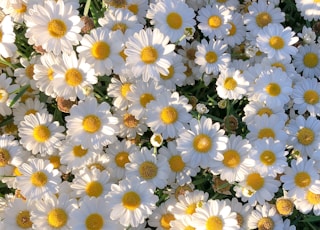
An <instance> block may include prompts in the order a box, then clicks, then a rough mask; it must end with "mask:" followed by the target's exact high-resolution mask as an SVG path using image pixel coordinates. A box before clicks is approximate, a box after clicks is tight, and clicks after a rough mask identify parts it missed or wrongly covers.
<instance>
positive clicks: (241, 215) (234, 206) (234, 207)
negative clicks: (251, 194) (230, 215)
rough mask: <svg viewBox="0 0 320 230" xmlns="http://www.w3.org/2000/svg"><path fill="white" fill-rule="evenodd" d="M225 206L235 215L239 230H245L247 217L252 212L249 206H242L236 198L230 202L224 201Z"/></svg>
mask: <svg viewBox="0 0 320 230" xmlns="http://www.w3.org/2000/svg"><path fill="white" fill-rule="evenodd" d="M225 201H226V203H227V205H229V206H230V207H231V211H232V212H235V213H236V214H237V222H238V226H239V227H240V228H239V230H246V229H247V227H248V217H249V215H250V213H251V212H252V207H251V206H250V204H248V203H247V204H242V203H241V202H240V201H239V200H238V199H237V198H236V197H233V198H232V199H231V200H227V199H226V200H225Z"/></svg>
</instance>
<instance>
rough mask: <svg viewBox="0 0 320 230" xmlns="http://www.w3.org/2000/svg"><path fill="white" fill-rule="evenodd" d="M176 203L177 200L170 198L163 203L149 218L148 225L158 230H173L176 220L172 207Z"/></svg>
mask: <svg viewBox="0 0 320 230" xmlns="http://www.w3.org/2000/svg"><path fill="white" fill-rule="evenodd" d="M175 203H176V199H174V198H169V199H168V200H166V201H164V202H163V203H161V204H160V205H159V206H158V207H157V208H156V209H155V210H153V212H152V214H151V215H150V216H149V219H148V225H149V226H150V227H154V228H156V229H158V230H166V229H171V223H172V221H174V220H175V217H174V213H173V212H171V211H170V207H172V205H174V204H175Z"/></svg>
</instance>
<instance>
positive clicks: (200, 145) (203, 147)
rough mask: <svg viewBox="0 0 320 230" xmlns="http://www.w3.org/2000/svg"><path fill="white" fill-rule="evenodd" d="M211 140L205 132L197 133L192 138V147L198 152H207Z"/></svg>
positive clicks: (210, 145)
mask: <svg viewBox="0 0 320 230" xmlns="http://www.w3.org/2000/svg"><path fill="white" fill-rule="evenodd" d="M211 147H212V140H211V138H210V137H209V136H208V135H207V134H199V135H197V136H195V138H194V139H193V148H194V149H195V150H196V151H197V152H200V153H207V152H208V151H210V150H211Z"/></svg>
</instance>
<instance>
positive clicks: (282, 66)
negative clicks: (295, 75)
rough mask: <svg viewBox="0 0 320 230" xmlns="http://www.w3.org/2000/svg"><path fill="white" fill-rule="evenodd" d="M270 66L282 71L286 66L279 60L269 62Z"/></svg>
mask: <svg viewBox="0 0 320 230" xmlns="http://www.w3.org/2000/svg"><path fill="white" fill-rule="evenodd" d="M271 66H272V67H276V68H280V69H281V70H282V71H283V72H286V67H285V66H284V64H283V63H281V62H275V63H272V64H271Z"/></svg>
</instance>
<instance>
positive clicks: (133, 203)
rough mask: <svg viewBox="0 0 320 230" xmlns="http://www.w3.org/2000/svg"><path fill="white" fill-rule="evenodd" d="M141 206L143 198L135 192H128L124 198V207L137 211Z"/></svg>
mask: <svg viewBox="0 0 320 230" xmlns="http://www.w3.org/2000/svg"><path fill="white" fill-rule="evenodd" d="M140 204H141V198H140V196H139V194H138V193H136V192H134V191H129V192H126V193H125V194H124V195H123V197H122V205H123V206H124V207H125V208H126V209H129V210H135V209H136V208H138V207H139V206H140Z"/></svg>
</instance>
